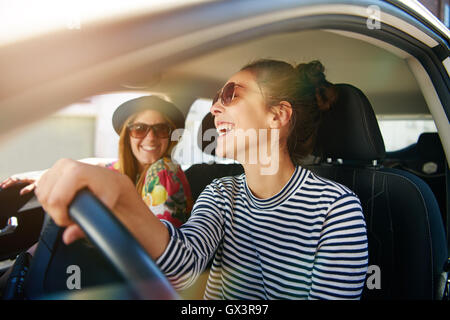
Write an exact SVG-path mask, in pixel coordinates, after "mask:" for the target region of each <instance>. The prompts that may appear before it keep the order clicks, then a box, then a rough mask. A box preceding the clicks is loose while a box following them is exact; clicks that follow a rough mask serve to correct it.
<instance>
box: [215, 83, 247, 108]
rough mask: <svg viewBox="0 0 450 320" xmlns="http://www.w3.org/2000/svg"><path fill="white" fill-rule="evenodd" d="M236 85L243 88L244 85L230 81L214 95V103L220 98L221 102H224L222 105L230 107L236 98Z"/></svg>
mask: <svg viewBox="0 0 450 320" xmlns="http://www.w3.org/2000/svg"><path fill="white" fill-rule="evenodd" d="M236 87H241V88H243V87H242V86H240V85H238V84H237V83H235V82H228V83H227V84H226V85H225V86H224V87H223V88H222V90H219V91H217V94H216V96H215V97H214V99H213V102H212V104H213V105H214V104H215V103H216V102H217V101H218V100H219V98H220V102H221V103H222V105H224V106H225V107H228V106H229V105H230V104H231V102H232V101H233V99H234V96H235V94H236Z"/></svg>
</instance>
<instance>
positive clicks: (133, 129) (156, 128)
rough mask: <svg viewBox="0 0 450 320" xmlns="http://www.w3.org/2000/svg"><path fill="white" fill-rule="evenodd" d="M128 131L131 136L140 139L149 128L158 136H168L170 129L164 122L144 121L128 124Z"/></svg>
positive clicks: (145, 134)
mask: <svg viewBox="0 0 450 320" xmlns="http://www.w3.org/2000/svg"><path fill="white" fill-rule="evenodd" d="M127 128H128V132H129V133H130V136H132V137H133V138H138V139H142V138H145V137H146V136H147V134H148V132H149V131H150V130H153V134H154V135H155V136H157V137H158V138H168V137H169V136H170V133H171V132H172V129H171V128H170V127H169V125H167V124H165V123H157V124H152V125H149V124H145V123H132V124H129V125H128V127H127Z"/></svg>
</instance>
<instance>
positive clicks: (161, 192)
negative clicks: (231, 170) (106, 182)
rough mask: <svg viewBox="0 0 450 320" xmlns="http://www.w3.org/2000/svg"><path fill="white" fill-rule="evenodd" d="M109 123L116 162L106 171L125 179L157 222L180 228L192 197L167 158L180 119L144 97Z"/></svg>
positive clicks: (169, 107) (177, 168)
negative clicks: (114, 140) (114, 136)
mask: <svg viewBox="0 0 450 320" xmlns="http://www.w3.org/2000/svg"><path fill="white" fill-rule="evenodd" d="M112 122H113V127H114V130H115V131H116V132H117V133H118V134H119V136H120V139H119V160H118V161H117V162H115V163H112V164H109V165H107V167H108V168H110V169H113V170H116V171H119V172H120V173H123V174H125V175H127V176H128V177H129V178H130V179H131V181H133V182H134V184H135V185H136V189H137V191H138V193H139V194H141V196H142V199H143V200H144V202H145V203H146V204H147V206H148V207H149V208H150V209H151V211H152V212H153V213H154V214H155V215H156V216H157V217H158V218H160V219H165V220H168V221H170V222H172V224H173V225H174V226H176V227H180V226H181V225H182V224H183V223H184V222H186V220H187V218H188V217H189V213H190V211H191V208H192V197H191V191H190V187H189V183H188V181H187V179H186V176H185V175H184V172H183V171H182V170H181V168H180V166H179V165H177V164H175V163H173V162H172V160H171V158H170V154H171V151H172V149H173V148H174V147H175V145H176V141H170V134H171V132H172V131H173V130H175V129H178V128H183V127H184V117H183V115H182V114H181V112H180V111H179V110H178V109H177V108H176V107H175V106H174V105H173V104H172V103H170V102H168V101H166V100H163V99H161V98H159V97H156V96H144V97H140V98H136V99H132V100H129V101H127V102H125V103H123V104H121V105H120V106H119V107H118V108H117V109H116V111H115V112H114V114H113V119H112Z"/></svg>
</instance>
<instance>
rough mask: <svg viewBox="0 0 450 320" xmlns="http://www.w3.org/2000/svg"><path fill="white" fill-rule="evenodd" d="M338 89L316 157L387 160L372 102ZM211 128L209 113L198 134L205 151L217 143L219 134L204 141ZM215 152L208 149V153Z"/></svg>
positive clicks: (351, 90) (353, 90)
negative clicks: (207, 131) (336, 98)
mask: <svg viewBox="0 0 450 320" xmlns="http://www.w3.org/2000/svg"><path fill="white" fill-rule="evenodd" d="M336 87H337V89H338V100H337V101H336V103H335V104H334V105H333V106H332V108H331V110H329V111H327V112H326V113H324V117H323V120H322V123H321V126H320V128H319V132H318V136H317V141H316V148H315V150H314V152H313V154H314V155H316V156H321V157H322V158H333V159H345V160H358V161H372V160H380V159H383V158H384V157H385V148H384V142H383V138H382V136H381V132H380V128H379V127H378V122H377V119H376V117H375V113H374V112H373V109H372V106H371V104H370V102H369V100H368V99H367V97H366V96H365V95H364V93H362V91H361V90H359V89H357V88H355V87H354V86H352V85H349V84H336ZM210 128H215V126H214V117H213V116H212V115H211V113H209V112H208V114H207V115H206V116H205V117H204V118H203V121H202V125H201V127H200V130H199V132H198V134H199V136H198V139H197V141H198V142H199V148H200V149H201V150H202V151H205V148H206V147H207V146H208V145H210V144H211V143H212V142H214V143H215V141H216V139H217V133H215V136H214V137H212V138H211V140H206V141H204V140H205V139H202V137H204V133H205V132H206V130H208V129H210ZM207 138H208V139H209V137H207ZM211 149H212V148H211V146H210V147H208V151H209V150H211ZM213 152H214V150H213ZM208 154H210V153H209V152H208ZM213 155H214V153H213Z"/></svg>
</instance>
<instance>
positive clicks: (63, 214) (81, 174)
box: [35, 159, 169, 260]
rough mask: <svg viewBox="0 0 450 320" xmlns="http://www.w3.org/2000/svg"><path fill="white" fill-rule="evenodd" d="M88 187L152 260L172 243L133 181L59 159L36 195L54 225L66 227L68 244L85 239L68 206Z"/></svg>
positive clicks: (94, 167) (45, 176) (95, 167)
mask: <svg viewBox="0 0 450 320" xmlns="http://www.w3.org/2000/svg"><path fill="white" fill-rule="evenodd" d="M85 187H87V188H89V189H90V190H91V191H92V192H93V193H94V194H95V195H96V196H97V197H98V198H99V199H100V200H101V201H102V202H103V203H104V204H105V205H106V206H107V207H108V208H109V209H110V210H111V211H112V212H113V213H114V214H115V215H116V216H117V218H118V219H119V220H120V221H121V222H122V223H123V224H124V225H125V227H127V229H128V230H130V232H131V233H132V234H133V236H134V237H135V238H136V239H137V240H138V242H139V243H140V244H141V245H142V246H143V247H144V249H145V250H146V251H147V252H148V253H149V255H150V256H151V257H152V258H153V259H155V260H156V259H157V258H159V256H160V255H161V254H162V253H163V252H164V250H165V248H166V247H167V244H168V242H169V233H168V230H167V227H166V226H164V224H163V223H162V222H161V221H159V219H158V218H156V217H155V216H154V215H153V214H152V213H151V212H150V210H149V208H148V207H147V206H146V205H145V204H144V202H143V201H142V199H141V197H140V195H139V194H138V193H137V192H136V189H135V187H134V185H133V183H132V182H131V180H130V179H129V178H128V177H127V176H125V175H121V174H118V173H117V172H114V171H112V170H108V169H106V168H102V167H99V166H93V165H89V164H84V163H81V162H78V161H74V160H70V159H62V160H59V161H58V162H57V163H56V164H55V165H54V166H53V167H52V168H51V169H49V170H48V171H47V172H46V173H45V174H44V175H42V177H41V179H40V180H39V181H38V183H37V187H36V191H35V193H36V195H37V197H38V200H39V201H40V202H41V204H42V206H43V208H44V209H45V210H46V212H47V213H48V214H49V215H50V216H51V217H52V218H53V220H54V221H55V223H56V224H57V225H59V226H62V227H67V229H66V230H65V231H64V234H63V240H64V242H65V243H66V244H68V243H70V242H73V241H75V240H76V239H78V238H80V237H82V236H83V233H82V231H81V229H80V228H79V227H78V226H77V225H76V224H75V223H74V222H73V221H72V220H71V219H70V217H69V215H68V207H69V204H70V203H71V201H72V199H73V198H74V196H75V194H76V193H77V191H79V190H81V189H83V188H85Z"/></svg>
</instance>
